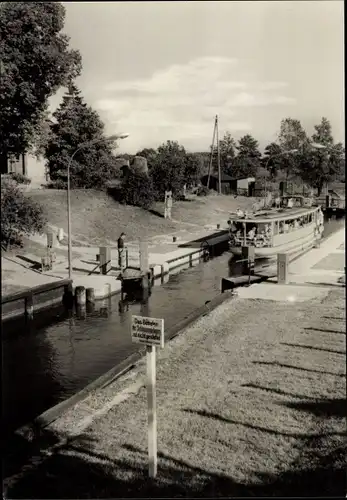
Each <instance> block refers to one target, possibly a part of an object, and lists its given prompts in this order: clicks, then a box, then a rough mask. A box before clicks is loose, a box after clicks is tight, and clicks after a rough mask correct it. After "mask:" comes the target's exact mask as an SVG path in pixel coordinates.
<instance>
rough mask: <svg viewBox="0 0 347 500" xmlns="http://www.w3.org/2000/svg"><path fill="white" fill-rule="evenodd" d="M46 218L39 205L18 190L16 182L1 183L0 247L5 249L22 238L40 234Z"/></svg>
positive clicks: (5, 181) (6, 181)
mask: <svg viewBox="0 0 347 500" xmlns="http://www.w3.org/2000/svg"><path fill="white" fill-rule="evenodd" d="M45 223H46V218H45V216H44V213H43V209H42V207H41V205H39V204H38V203H37V202H35V201H33V200H32V199H31V198H30V197H28V196H25V194H24V193H23V192H22V191H21V190H20V189H19V187H18V185H17V183H16V182H14V181H11V180H3V181H2V183H1V245H2V248H4V249H7V248H8V247H9V246H10V245H11V244H13V243H16V244H18V243H21V242H22V238H23V236H24V235H25V234H26V235H30V234H34V233H37V232H38V233H40V232H42V230H43V228H44V226H45Z"/></svg>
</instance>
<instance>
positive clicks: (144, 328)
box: [131, 316, 164, 348]
mask: <svg viewBox="0 0 347 500" xmlns="http://www.w3.org/2000/svg"><path fill="white" fill-rule="evenodd" d="M131 339H132V341H133V342H135V343H138V344H145V345H148V346H151V345H153V346H159V347H162V348H163V347H164V320H163V319H158V318H148V317H145V316H132V317H131Z"/></svg>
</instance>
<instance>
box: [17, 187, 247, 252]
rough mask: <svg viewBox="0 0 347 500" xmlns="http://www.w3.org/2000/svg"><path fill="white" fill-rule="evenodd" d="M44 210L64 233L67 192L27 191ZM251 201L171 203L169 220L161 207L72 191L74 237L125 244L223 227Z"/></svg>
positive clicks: (222, 198)
mask: <svg viewBox="0 0 347 500" xmlns="http://www.w3.org/2000/svg"><path fill="white" fill-rule="evenodd" d="M26 194H27V196H30V197H32V198H33V199H35V200H36V201H38V202H39V203H41V204H42V205H43V207H44V210H45V212H46V214H47V216H48V221H49V223H50V224H52V225H54V226H57V227H62V228H63V229H64V230H65V232H66V231H67V215H66V192H65V191H61V190H49V189H41V190H40V189H37V190H31V191H28V192H27V193H26ZM252 203H254V199H253V200H252V198H245V197H237V198H235V197H234V196H224V195H222V196H217V195H211V196H208V197H197V198H195V199H194V200H192V201H177V202H175V203H174V206H173V210H172V218H173V219H174V220H172V221H169V220H166V219H164V218H163V211H164V210H163V204H159V203H157V204H155V205H154V207H153V210H152V211H146V210H143V209H141V208H138V207H132V206H127V205H121V204H119V203H117V202H116V201H114V200H113V199H112V197H111V196H108V195H107V193H105V192H101V191H97V190H92V189H91V190H83V189H79V190H73V191H72V193H71V210H72V224H73V236H74V238H75V239H77V240H79V241H80V242H83V241H84V242H86V243H96V244H99V243H102V242H104V243H106V241H107V240H111V241H116V240H117V238H118V236H119V234H120V233H121V232H123V231H124V232H126V234H127V238H128V240H135V239H138V238H141V237H144V236H148V237H151V236H155V235H158V234H165V233H170V232H174V231H177V230H180V229H187V227H188V228H189V224H193V225H201V226H204V225H206V224H217V223H225V222H226V220H227V218H228V214H229V213H230V212H231V211H235V210H236V209H237V207H238V206H240V207H242V208H245V207H250V206H251V205H252Z"/></svg>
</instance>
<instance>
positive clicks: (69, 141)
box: [45, 84, 116, 188]
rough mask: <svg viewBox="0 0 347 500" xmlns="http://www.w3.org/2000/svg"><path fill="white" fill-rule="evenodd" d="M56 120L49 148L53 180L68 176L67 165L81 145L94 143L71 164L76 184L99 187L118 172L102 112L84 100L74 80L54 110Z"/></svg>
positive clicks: (49, 166) (76, 154) (47, 157)
mask: <svg viewBox="0 0 347 500" xmlns="http://www.w3.org/2000/svg"><path fill="white" fill-rule="evenodd" d="M53 117H54V120H55V123H53V124H52V126H51V134H50V138H49V141H48V144H47V147H46V149H45V157H46V159H47V160H48V165H47V167H48V171H49V174H50V178H51V180H52V181H55V180H58V181H61V180H65V181H66V178H67V166H68V163H69V162H70V159H71V156H72V154H73V153H75V152H76V150H77V149H78V147H79V146H80V145H81V144H83V143H86V142H93V141H94V142H95V143H92V144H90V145H88V146H86V147H84V148H83V149H81V150H80V151H78V152H77V153H75V156H74V158H73V160H72V163H71V167H70V179H71V186H72V187H85V188H98V187H102V186H103V185H105V183H106V182H107V181H108V180H110V179H112V178H113V177H114V176H115V171H116V158H115V156H114V155H113V153H112V146H111V144H110V143H109V142H107V141H106V140H105V139H106V137H105V135H104V124H103V122H102V121H101V119H100V117H99V115H98V113H97V112H96V111H94V110H93V109H92V108H91V107H90V106H87V104H86V103H85V102H84V100H83V98H82V97H81V95H80V91H79V90H78V88H77V87H76V86H75V85H73V84H71V85H70V86H69V90H68V93H67V94H66V95H65V96H64V97H63V102H62V103H61V105H60V106H59V108H58V109H57V110H56V111H55V112H54V113H53Z"/></svg>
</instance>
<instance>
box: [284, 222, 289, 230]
mask: <svg viewBox="0 0 347 500" xmlns="http://www.w3.org/2000/svg"><path fill="white" fill-rule="evenodd" d="M283 232H284V233H288V232H289V224H288V223H287V221H285V222H284V225H283Z"/></svg>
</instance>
